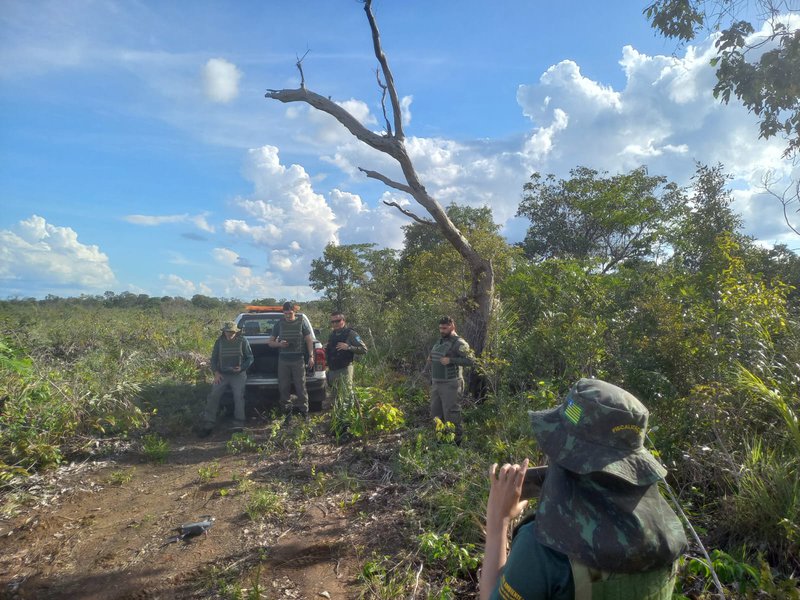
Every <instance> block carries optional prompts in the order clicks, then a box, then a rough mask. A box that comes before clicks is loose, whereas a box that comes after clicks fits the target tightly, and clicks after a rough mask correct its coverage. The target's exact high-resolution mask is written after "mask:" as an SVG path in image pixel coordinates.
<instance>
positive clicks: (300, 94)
mask: <svg viewBox="0 0 800 600" xmlns="http://www.w3.org/2000/svg"><path fill="white" fill-rule="evenodd" d="M264 97H265V98H271V99H273V100H279V101H281V102H286V103H288V102H305V103H306V104H309V105H310V106H313V107H314V108H316V109H317V110H321V111H322V112H326V113H328V114H329V115H331V116H332V117H333V118H334V119H336V120H337V121H339V123H341V124H342V125H344V126H345V127H346V128H347V130H348V131H349V132H350V133H352V134H353V135H354V136H356V137H357V138H358V139H359V140H361V141H362V142H364V143H365V144H367V145H369V146H372V147H373V148H375V149H376V150H379V151H380V152H385V153H386V154H388V155H389V156H391V157H392V158H394V159H395V160H397V161H399V160H400V156H401V152H400V147H399V145H398V143H397V141H396V140H395V139H394V138H387V137H385V136H382V135H378V134H377V133H374V132H372V131H370V130H369V129H367V128H366V127H364V126H363V125H362V124H361V123H360V122H359V120H358V119H356V118H355V117H354V116H353V115H351V114H350V113H349V112H347V111H346V110H345V109H344V108H342V107H341V106H339V105H338V104H336V103H335V102H334V101H333V100H331V99H330V98H326V97H325V96H320V95H319V94H317V93H315V92H312V91H311V90H308V89H305V88H298V89H296V90H267V93H266V94H264Z"/></svg>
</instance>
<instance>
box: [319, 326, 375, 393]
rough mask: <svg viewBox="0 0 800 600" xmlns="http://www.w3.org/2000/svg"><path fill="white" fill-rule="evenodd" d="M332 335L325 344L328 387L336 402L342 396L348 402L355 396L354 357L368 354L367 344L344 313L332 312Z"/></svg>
mask: <svg viewBox="0 0 800 600" xmlns="http://www.w3.org/2000/svg"><path fill="white" fill-rule="evenodd" d="M331 328H332V329H333V331H331V335H330V337H329V338H328V345H327V346H325V355H326V357H327V359H328V367H329V369H328V387H329V388H331V389H332V390H333V397H334V402H335V401H336V400H339V399H341V398H342V397H345V398H347V401H348V402H351V401H352V398H353V358H354V357H355V355H356V354H366V353H367V346H366V345H365V344H364V342H362V341H361V336H359V335H358V334H357V333H356V332H355V331H353V330H352V329H351V328H349V327H348V326H347V323H346V321H345V317H344V314H343V313H342V312H340V311H334V312H332V313H331Z"/></svg>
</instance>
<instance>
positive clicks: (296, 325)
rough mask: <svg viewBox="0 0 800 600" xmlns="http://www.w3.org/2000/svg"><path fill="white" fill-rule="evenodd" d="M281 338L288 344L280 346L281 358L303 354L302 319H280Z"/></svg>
mask: <svg viewBox="0 0 800 600" xmlns="http://www.w3.org/2000/svg"><path fill="white" fill-rule="evenodd" d="M280 333H281V335H280V337H281V340H286V341H287V342H289V345H288V346H287V347H286V348H281V351H280V356H281V357H283V358H297V357H299V356H301V355H302V354H303V319H302V317H296V318H295V320H294V321H287V320H286V319H284V320H283V321H281V332H280Z"/></svg>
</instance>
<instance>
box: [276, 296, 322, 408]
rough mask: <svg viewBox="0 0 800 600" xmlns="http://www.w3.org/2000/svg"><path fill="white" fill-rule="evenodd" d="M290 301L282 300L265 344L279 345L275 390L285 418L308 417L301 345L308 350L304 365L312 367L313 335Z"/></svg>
mask: <svg viewBox="0 0 800 600" xmlns="http://www.w3.org/2000/svg"><path fill="white" fill-rule="evenodd" d="M294 309H295V307H294V304H292V303H291V302H284V303H283V319H282V320H280V321H278V322H277V323H275V326H274V327H273V328H272V335H271V336H270V339H269V341H268V342H267V344H268V345H269V346H270V347H272V348H280V353H279V354H278V390H279V391H280V397H281V409H282V410H283V412H284V413H285V414H286V419H287V420H288V419H289V418H290V417H291V416H292V415H296V414H299V415H302V416H303V417H304V418H308V392H307V391H306V365H305V362H304V361H303V345H304V344H305V348H306V350H308V368H313V367H314V335H313V333H312V331H311V328H310V327H309V326H308V324H307V323H306V321H305V319H299V318H297V315H296V314H295V312H294ZM292 384H294V391H295V394H296V395H297V396H296V397H297V399H296V400H295V403H294V405H292V403H291V401H290V398H289V396H290V394H291V391H292Z"/></svg>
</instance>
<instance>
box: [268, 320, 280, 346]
mask: <svg viewBox="0 0 800 600" xmlns="http://www.w3.org/2000/svg"><path fill="white" fill-rule="evenodd" d="M280 334H281V322H280V321H278V322H277V323H275V325H273V326H272V333H270V334H269V339H268V340H267V346H269V347H270V348H280V347H281V344H280V342H279V341H278V336H279V335H280Z"/></svg>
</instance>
